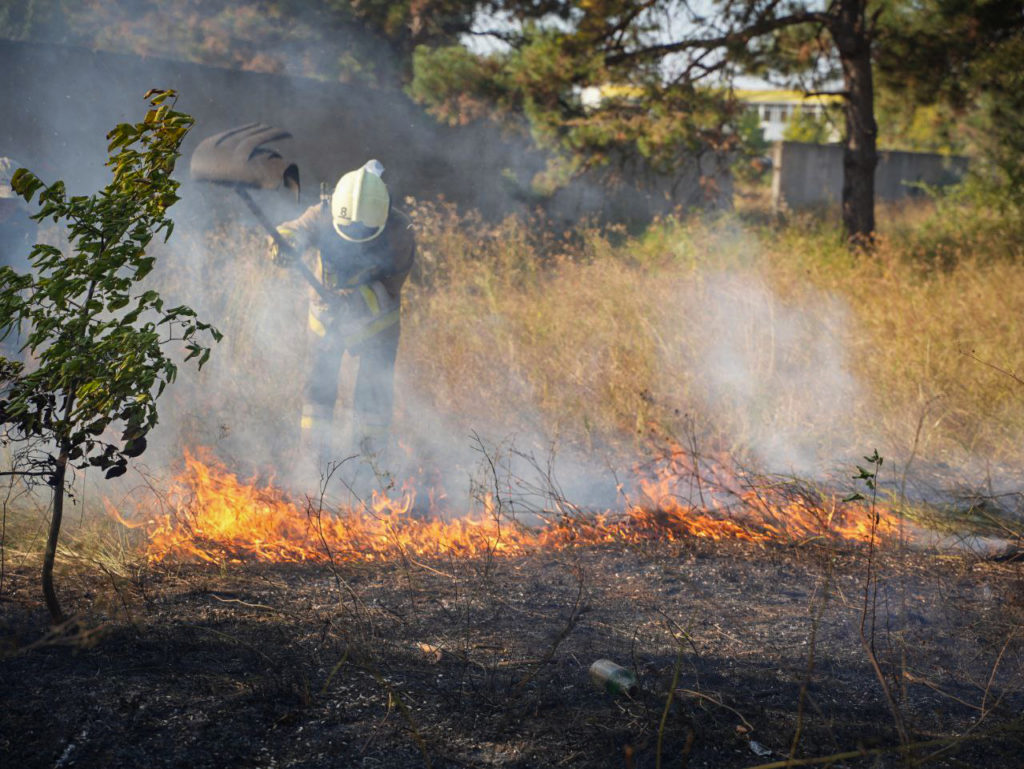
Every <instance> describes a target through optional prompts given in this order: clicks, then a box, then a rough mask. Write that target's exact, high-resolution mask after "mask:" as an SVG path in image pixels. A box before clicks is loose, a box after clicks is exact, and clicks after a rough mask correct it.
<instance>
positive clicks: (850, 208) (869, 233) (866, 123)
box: [829, 0, 878, 245]
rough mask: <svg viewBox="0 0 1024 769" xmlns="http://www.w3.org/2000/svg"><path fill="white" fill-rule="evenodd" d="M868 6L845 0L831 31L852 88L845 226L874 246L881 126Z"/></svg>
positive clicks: (849, 232) (845, 165) (848, 99)
mask: <svg viewBox="0 0 1024 769" xmlns="http://www.w3.org/2000/svg"><path fill="white" fill-rule="evenodd" d="M866 7H867V0H840V2H839V6H838V9H837V13H836V15H835V16H834V17H833V19H832V21H831V23H830V24H829V31H830V32H831V34H832V39H833V40H834V41H835V43H836V47H837V48H838V49H839V59H840V61H841V63H842V67H843V82H844V86H845V88H846V108H845V111H846V146H845V147H844V148H843V228H844V229H845V230H846V235H847V237H849V238H850V240H851V242H854V243H860V244H865V245H868V244H870V243H871V240H872V238H873V236H874V232H875V167H876V166H877V165H878V152H877V139H878V126H877V125H876V123H875V87H874V80H873V76H872V72H871V31H870V29H869V28H868V19H867V16H866V13H865V11H866Z"/></svg>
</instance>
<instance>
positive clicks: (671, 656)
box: [0, 541, 1024, 769]
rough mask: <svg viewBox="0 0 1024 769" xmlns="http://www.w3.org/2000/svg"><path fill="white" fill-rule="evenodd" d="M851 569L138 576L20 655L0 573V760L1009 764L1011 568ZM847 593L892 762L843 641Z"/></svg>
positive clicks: (1016, 612)
mask: <svg viewBox="0 0 1024 769" xmlns="http://www.w3.org/2000/svg"><path fill="white" fill-rule="evenodd" d="M875 555H876V558H877V560H875V561H874V565H873V567H871V568H870V569H869V567H868V565H867V560H866V559H867V551H866V550H863V549H848V550H837V549H834V548H829V549H825V548H818V547H813V546H811V547H804V548H795V549H794V548H787V547H783V546H777V545H770V546H752V545H745V544H741V543H735V542H733V543H712V542H707V541H692V542H687V543H684V544H677V545H666V544H652V545H650V546H647V547H642V548H626V547H587V548H578V549H574V550H569V551H562V552H557V553H553V552H536V553H534V554H532V555H529V556H524V557H520V558H515V559H502V560H493V561H489V560H487V559H458V558H449V559H432V560H430V561H429V562H423V563H411V562H407V563H402V562H392V563H371V564H336V565H335V566H334V567H333V568H331V567H329V566H327V565H324V564H320V565H316V564H305V565H283V566H268V565H258V564H251V563H249V564H246V563H241V564H229V565H226V566H224V567H223V568H222V569H216V568H211V567H209V566H206V567H198V566H188V565H184V566H178V567H174V568H166V567H160V568H157V567H145V568H140V569H138V570H137V571H136V572H135V573H134V576H133V577H132V578H131V579H129V580H126V582H125V583H124V586H123V588H122V597H121V600H123V601H124V604H123V608H122V611H120V612H114V613H113V614H110V615H108V620H107V621H106V622H101V621H99V617H101V616H103V615H104V614H105V613H106V611H107V609H105V608H103V607H102V606H101V605H100V603H101V599H100V596H101V595H102V594H104V593H108V592H109V591H110V586H109V583H108V581H107V580H106V579H105V577H103V576H102V575H99V574H96V573H95V572H92V573H89V572H87V571H79V572H78V574H77V577H76V578H74V579H70V580H67V581H66V582H65V583H64V584H65V586H66V590H67V591H68V593H69V595H68V601H67V602H68V604H69V608H70V607H74V609H75V610H76V611H77V612H78V616H79V617H80V618H82V619H81V621H80V624H79V625H77V626H76V627H75V628H72V629H70V630H69V631H68V632H69V633H70V635H64V636H61V635H59V634H58V635H54V636H51V637H48V638H42V639H40V638H39V628H40V627H42V626H44V624H45V620H44V617H43V614H42V611H43V610H42V607H41V606H40V602H39V601H38V599H37V598H36V593H37V586H36V584H35V574H34V571H27V570H24V569H18V570H16V571H15V572H14V573H13V574H12V575H10V576H9V583H8V586H7V589H6V590H5V593H6V595H5V601H4V624H5V628H4V630H5V633H4V635H5V637H7V638H8V639H11V638H16V639H19V641H20V643H19V644H18V646H16V647H14V646H8V647H7V649H6V653H5V657H4V659H3V660H2V662H0V681H2V687H0V691H2V692H3V695H2V697H3V702H2V706H3V711H2V712H3V724H4V728H3V731H2V735H0V739H2V743H0V751H2V752H0V755H3V756H4V757H5V765H6V766H12V767H13V766H18V767H50V766H77V767H110V766H119V767H143V766H145V767H176V766H186V765H187V766H192V767H222V766H267V767H269V766H277V767H286V766H287V767H337V766H375V767H396V768H397V767H409V766H433V767H486V766H505V767H549V766H578V767H654V766H676V767H678V766H689V767H722V768H723V769H724V768H726V767H753V766H761V765H771V766H775V765H780V764H778V763H777V762H779V761H783V760H785V759H787V758H789V757H790V756H792V757H793V758H794V759H803V760H805V761H808V760H813V763H815V764H821V765H832V766H847V767H855V766H856V767H861V766H874V767H879V766H883V767H884V766H904V765H913V766H921V765H928V766H950V767H952V766H978V765H979V764H981V763H985V764H986V765H988V766H992V767H1002V766H1005V767H1011V766H1016V765H1017V758H1018V757H1019V750H1020V748H1021V737H1022V736H1024V724H1022V722H1021V720H1020V712H1021V707H1022V706H1024V690H1022V688H1021V687H1022V684H1024V678H1022V676H1024V668H1022V667H1021V653H1022V651H1024V647H1022V642H1024V639H1022V638H1021V633H1020V626H1021V622H1022V616H1021V612H1022V610H1024V607H1022V604H1021V598H1020V595H1021V593H1020V590H1021V579H1022V575H1021V572H1020V567H1019V565H1017V564H999V563H992V562H984V561H980V560H978V559H975V558H970V557H964V556H958V557H939V556H935V555H921V554H909V553H906V552H900V551H895V550H890V551H887V552H884V553H882V554H881V555H879V554H877V553H876V554H875ZM872 569H873V570H872ZM865 591H868V592H867V595H868V597H869V606H870V607H874V608H873V609H870V608H869V612H874V615H875V616H874V621H873V622H872V621H871V619H870V616H869V618H868V625H867V631H866V632H867V634H868V636H869V640H870V643H871V644H872V648H873V654H874V655H875V657H876V659H877V663H878V665H879V666H880V669H881V670H882V672H883V675H884V676H885V680H886V682H887V683H886V685H887V686H888V687H890V693H891V695H892V696H893V697H894V701H895V704H896V707H897V708H898V712H899V714H900V717H901V719H902V720H903V722H904V723H905V725H906V729H907V736H906V739H905V740H903V747H902V748H901V739H900V737H899V735H898V732H897V730H896V728H895V726H894V720H893V713H892V711H891V710H890V709H889V707H888V706H887V705H886V698H885V695H884V692H883V691H882V689H881V686H880V683H879V679H878V678H877V676H876V675H875V673H874V671H873V669H872V664H871V661H870V659H869V657H868V655H867V654H866V652H865V649H864V646H863V645H862V643H861V640H860V637H859V636H860V632H861V631H860V627H861V623H862V621H863V620H864V617H865ZM108 603H109V602H108ZM129 611H130V618H131V619H130V620H129V618H128V617H129ZM599 658H611V659H613V660H615V661H617V662H619V663H620V664H622V665H623V666H625V667H627V668H629V669H631V670H633V671H634V672H635V673H636V675H637V676H638V679H639V681H640V683H641V691H640V693H638V694H637V696H636V697H635V698H628V697H615V696H612V695H609V694H606V693H604V692H602V691H600V690H598V689H597V688H596V687H594V686H593V685H592V683H591V682H590V681H589V680H588V675H587V670H588V667H589V665H590V664H591V663H592V662H593V661H595V660H597V659H599ZM829 756H843V758H841V759H839V758H835V759H832V760H828V759H827V757H829ZM823 759H824V760H823ZM792 765H807V764H800V763H794V764H792Z"/></svg>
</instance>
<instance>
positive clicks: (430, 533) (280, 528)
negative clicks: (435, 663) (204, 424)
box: [111, 447, 898, 563]
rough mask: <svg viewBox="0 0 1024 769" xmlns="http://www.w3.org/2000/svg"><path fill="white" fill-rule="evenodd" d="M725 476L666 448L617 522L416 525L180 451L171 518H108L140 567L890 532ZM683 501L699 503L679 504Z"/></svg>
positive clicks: (496, 517)
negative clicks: (297, 494)
mask: <svg viewBox="0 0 1024 769" xmlns="http://www.w3.org/2000/svg"><path fill="white" fill-rule="evenodd" d="M725 467H727V465H726V464H721V465H716V466H715V468H714V469H713V471H711V472H709V473H705V475H706V476H707V477H703V478H702V477H700V473H699V472H697V471H696V470H695V463H694V462H693V461H691V460H690V458H688V457H687V456H686V454H685V452H682V451H680V450H678V449H676V448H674V447H673V448H672V450H671V451H669V452H667V453H666V454H665V455H664V456H663V457H661V458H660V461H659V462H658V463H657V466H656V469H655V471H654V472H653V473H651V474H650V477H647V478H642V479H640V481H639V483H638V486H639V490H640V494H641V496H642V498H643V501H641V502H635V503H632V504H629V505H627V507H626V510H625V512H623V513H621V514H613V513H607V512H606V513H602V514H596V515H586V516H584V515H572V516H569V515H558V516H553V517H552V520H551V522H549V523H548V524H547V525H545V526H542V527H539V528H538V527H534V528H529V527H525V526H522V525H519V524H517V523H515V522H514V521H510V520H508V519H505V518H504V517H503V516H502V515H501V514H500V506H499V505H496V504H495V502H494V500H493V498H487V499H485V500H484V504H483V510H482V511H481V512H479V513H476V514H471V515H468V516H465V517H459V518H453V519H450V520H445V519H442V518H440V517H433V518H430V519H428V520H424V519H421V518H418V517H416V516H414V515H413V514H412V511H413V508H414V502H415V492H414V490H413V489H411V488H409V487H406V488H404V489H403V490H402V491H401V492H400V493H399V494H398V495H397V497H396V498H392V497H389V496H387V495H385V494H380V493H376V492H375V493H374V494H373V495H372V497H371V499H370V500H369V501H368V502H367V503H366V504H363V505H359V506H358V507H353V508H349V509H344V510H339V511H331V512H328V511H322V512H318V511H317V510H316V509H314V507H313V506H312V504H310V503H306V504H305V505H303V504H300V503H297V502H295V501H294V500H292V499H290V498H289V497H288V496H286V495H285V494H284V493H283V492H282V491H280V490H278V489H276V488H274V487H273V486H272V485H259V484H257V483H255V482H248V483H247V482H243V481H240V480H239V479H238V478H237V477H236V476H235V475H233V474H231V473H230V472H228V471H227V470H226V469H225V468H223V467H221V466H220V465H218V464H217V463H216V462H215V461H212V460H208V461H203V460H201V459H199V458H197V457H196V456H195V455H193V454H191V453H189V452H186V454H185V470H184V472H183V473H182V475H181V476H180V477H179V478H178V479H177V481H176V482H175V484H174V488H173V490H172V492H171V493H170V495H169V501H170V503H171V504H170V510H171V511H170V512H168V513H165V514H162V515H158V516H156V517H155V518H151V519H150V520H148V521H146V522H145V523H143V524H137V523H136V524H133V523H131V522H129V521H126V520H124V518H123V517H122V516H121V515H120V514H119V513H118V512H117V511H113V510H112V511H111V512H112V514H114V515H115V516H116V517H117V518H118V519H119V520H121V521H122V522H123V523H125V524H126V525H134V526H137V525H142V526H144V527H145V529H146V533H147V534H148V546H147V551H146V552H147V557H148V558H149V560H150V561H151V562H160V561H167V560H175V561H182V560H184V561H190V560H191V561H207V562H214V563H223V562H230V561H240V560H243V559H254V560H261V561H271V562H296V561H323V560H327V559H337V560H360V561H372V560H380V559H391V558H397V557H407V558H408V557H412V558H421V557H435V556H441V555H444V556H458V557H472V556H479V555H484V554H489V555H496V556H512V555H519V554H522V553H525V552H528V551H531V550H534V549H537V548H541V547H547V548H562V547H566V546H568V545H580V544H582V545H586V544H600V543H615V542H620V543H621V542H631V543H636V542H641V541H645V540H647V541H650V540H666V541H674V540H679V539H682V538H687V537H706V538H712V539H716V540H717V539H740V540H746V541H751V542H765V541H772V540H776V541H779V540H781V541H800V540H808V539H814V538H828V539H833V540H848V541H854V542H868V541H871V540H872V539H873V540H875V541H878V540H881V539H886V538H890V537H892V536H893V535H894V534H895V533H896V532H897V531H898V528H897V519H896V518H895V517H894V516H893V515H892V514H891V513H889V512H887V511H881V512H880V511H878V510H874V509H872V508H869V507H866V506H864V505H862V504H860V505H859V504H852V503H849V502H843V501H841V500H839V499H838V498H837V497H836V496H834V495H833V496H829V497H822V496H820V495H818V496H815V495H810V494H807V493H794V491H793V489H792V488H790V487H787V486H784V485H776V486H772V485H769V484H755V483H753V482H752V480H751V479H741V478H740V477H739V476H737V475H736V474H733V473H729V472H727V471H726V470H725V469H724V468H725ZM695 486H697V487H698V488H697V489H696V490H695V489H694V487H695ZM684 492H685V494H684ZM431 493H432V494H433V490H432V491H431ZM694 496H696V497H697V498H698V501H699V502H700V504H694V503H693V502H692V501H690V498H691V497H694Z"/></svg>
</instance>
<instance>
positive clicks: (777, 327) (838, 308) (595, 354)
mask: <svg viewBox="0 0 1024 769" xmlns="http://www.w3.org/2000/svg"><path fill="white" fill-rule="evenodd" d="M880 209H881V210H880V221H881V232H880V237H879V244H878V248H877V250H876V251H875V252H874V253H871V254H868V253H853V252H851V251H850V250H848V249H847V248H846V246H845V244H844V243H843V240H842V237H841V234H840V231H839V229H838V226H837V224H836V223H835V222H832V221H828V220H826V219H822V218H820V217H812V216H806V217H793V218H791V219H789V220H788V221H786V222H783V223H776V222H771V221H770V220H769V219H768V218H766V217H764V216H746V217H743V216H736V215H733V216H723V217H717V218H712V219H704V220H694V219H691V220H686V221H678V220H665V221H659V222H656V223H655V224H653V225H652V226H651V227H650V228H649V229H648V230H647V231H646V232H645V233H643V234H642V235H640V236H638V237H628V236H626V235H625V234H623V233H622V232H621V231H615V230H612V231H603V230H601V229H599V228H597V227H594V226H590V225H587V224H582V225H580V226H578V227H575V228H573V229H572V230H571V231H570V232H564V231H563V232H557V233H551V232H549V231H547V230H545V228H544V226H543V223H541V222H538V221H529V222H521V221H518V220H516V219H513V218H509V219H507V220H506V221H504V222H501V223H499V224H492V223H486V222H483V221H481V220H479V219H478V218H476V217H474V216H473V215H465V214H461V213H459V212H458V211H456V210H455V209H454V207H453V206H451V205H448V204H443V203H434V204H431V203H419V204H416V205H415V206H414V216H415V220H416V225H417V229H418V236H419V239H420V243H421V267H420V273H419V275H418V279H417V280H416V281H415V282H414V283H413V285H412V286H411V288H410V290H409V292H408V295H407V298H406V321H405V324H406V325H405V332H404V333H405V335H404V338H403V344H402V355H401V364H400V365H401V369H402V375H403V377H404V378H405V379H406V380H407V381H411V382H414V383H415V386H416V388H417V390H418V391H419V393H420V395H421V396H422V397H423V398H424V399H426V400H427V401H428V402H429V403H432V404H434V405H436V407H437V409H438V410H440V411H441V412H442V413H445V414H447V415H449V416H450V417H451V418H452V420H453V422H454V424H455V425H456V427H455V429H460V430H462V431H464V432H467V433H468V431H469V430H470V429H475V427H478V426H481V425H486V426H487V427H488V428H490V429H495V430H499V431H501V430H505V431H509V432H519V433H526V434H530V435H540V436H543V438H544V439H545V440H551V441H560V442H562V443H564V444H569V445H573V446H576V447H582V448H584V449H585V450H586V449H593V448H595V447H609V446H610V447H615V448H616V449H617V450H620V451H622V452H625V453H628V452H629V451H630V450H631V449H633V448H635V443H636V441H637V438H638V436H640V435H642V433H643V431H644V430H645V428H646V427H647V426H649V425H651V424H655V425H658V426H659V427H660V428H661V429H663V430H665V431H668V432H670V433H674V434H676V435H684V434H690V433H693V434H695V435H697V436H699V438H700V440H701V441H703V442H704V445H705V447H706V448H709V449H710V448H716V449H724V450H728V451H732V452H735V453H737V454H738V455H739V458H741V459H748V458H750V459H753V460H755V461H756V460H768V461H770V460H771V459H772V457H773V455H775V456H777V458H778V459H779V466H778V467H776V468H775V469H785V466H786V464H787V462H788V463H790V464H791V465H792V466H793V467H794V468H795V469H800V468H801V467H803V466H804V465H803V464H801V462H800V461H798V460H800V459H801V458H806V457H807V456H810V455H813V456H814V457H815V458H817V459H819V460H823V461H825V462H827V461H828V460H830V459H833V458H839V457H843V456H849V455H850V454H851V453H852V454H853V455H857V456H859V453H861V450H863V453H869V452H870V450H871V449H872V448H874V447H876V446H877V447H878V448H879V450H880V451H881V452H883V454H886V455H887V456H889V457H890V458H892V459H896V460H898V461H902V462H908V461H909V460H910V459H911V457H914V458H916V460H917V461H919V462H931V463H933V464H935V463H940V464H941V465H944V466H951V467H956V468H963V469H967V468H978V467H985V466H988V467H993V466H996V467H1005V468H1013V467H1015V466H1019V464H1020V459H1021V450H1022V448H1024V440H1022V439H1024V408H1022V406H1024V403H1022V396H1024V384H1022V383H1021V382H1020V381H1018V380H1016V379H1015V378H1014V376H1013V374H1014V373H1015V372H1024V343H1022V342H1024V338H1022V337H1024V332H1022V327H1021V323H1020V318H1021V317H1022V312H1021V311H1022V309H1024V307H1022V305H1024V258H1022V257H1024V239H1022V238H1021V237H1020V236H1021V234H1022V233H1024V229H1022V228H1021V227H1020V226H1019V220H1018V219H1015V218H1014V217H1013V216H1005V215H1004V216H995V215H993V214H992V213H991V212H990V211H988V210H985V209H983V208H981V207H979V206H976V205H973V204H972V202H971V201H969V200H956V199H954V200H949V201H944V202H941V203H940V204H938V205H936V204H934V203H929V202H926V203H918V204H915V205H911V206H905V207H902V208H895V207H894V208H891V209H887V208H885V207H880ZM404 417H405V418H406V419H414V418H415V415H414V414H408V413H407V414H405V415H404ZM787 440H792V441H794V442H795V443H797V444H799V446H798V449H799V450H798V451H797V452H795V453H792V452H790V451H789V448H790V447H787V446H785V445H784V444H785V442H786V441H787Z"/></svg>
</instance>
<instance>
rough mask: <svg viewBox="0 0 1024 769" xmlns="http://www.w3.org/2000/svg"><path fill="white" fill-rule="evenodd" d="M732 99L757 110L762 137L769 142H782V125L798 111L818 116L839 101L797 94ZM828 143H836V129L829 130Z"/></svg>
mask: <svg viewBox="0 0 1024 769" xmlns="http://www.w3.org/2000/svg"><path fill="white" fill-rule="evenodd" d="M736 98H737V99H739V100H740V101H741V102H742V103H743V104H746V105H748V106H749V107H750V108H751V109H754V110H757V115H758V117H759V118H760V119H761V130H763V131H764V138H765V140H767V141H770V142H777V141H782V137H783V134H784V133H785V132H786V126H788V125H789V123H790V121H791V120H792V119H793V116H794V115H795V114H797V113H798V112H801V111H802V112H804V113H805V114H810V115H814V116H819V115H821V114H823V113H824V112H825V110H827V109H829V108H830V107H833V108H834V107H835V105H837V104H839V103H840V102H841V101H842V97H840V96H805V95H804V94H803V93H801V92H800V91H782V90H769V91H737V92H736ZM830 138H831V140H832V141H838V139H839V128H838V126H833V127H832V136H831V137H830Z"/></svg>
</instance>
